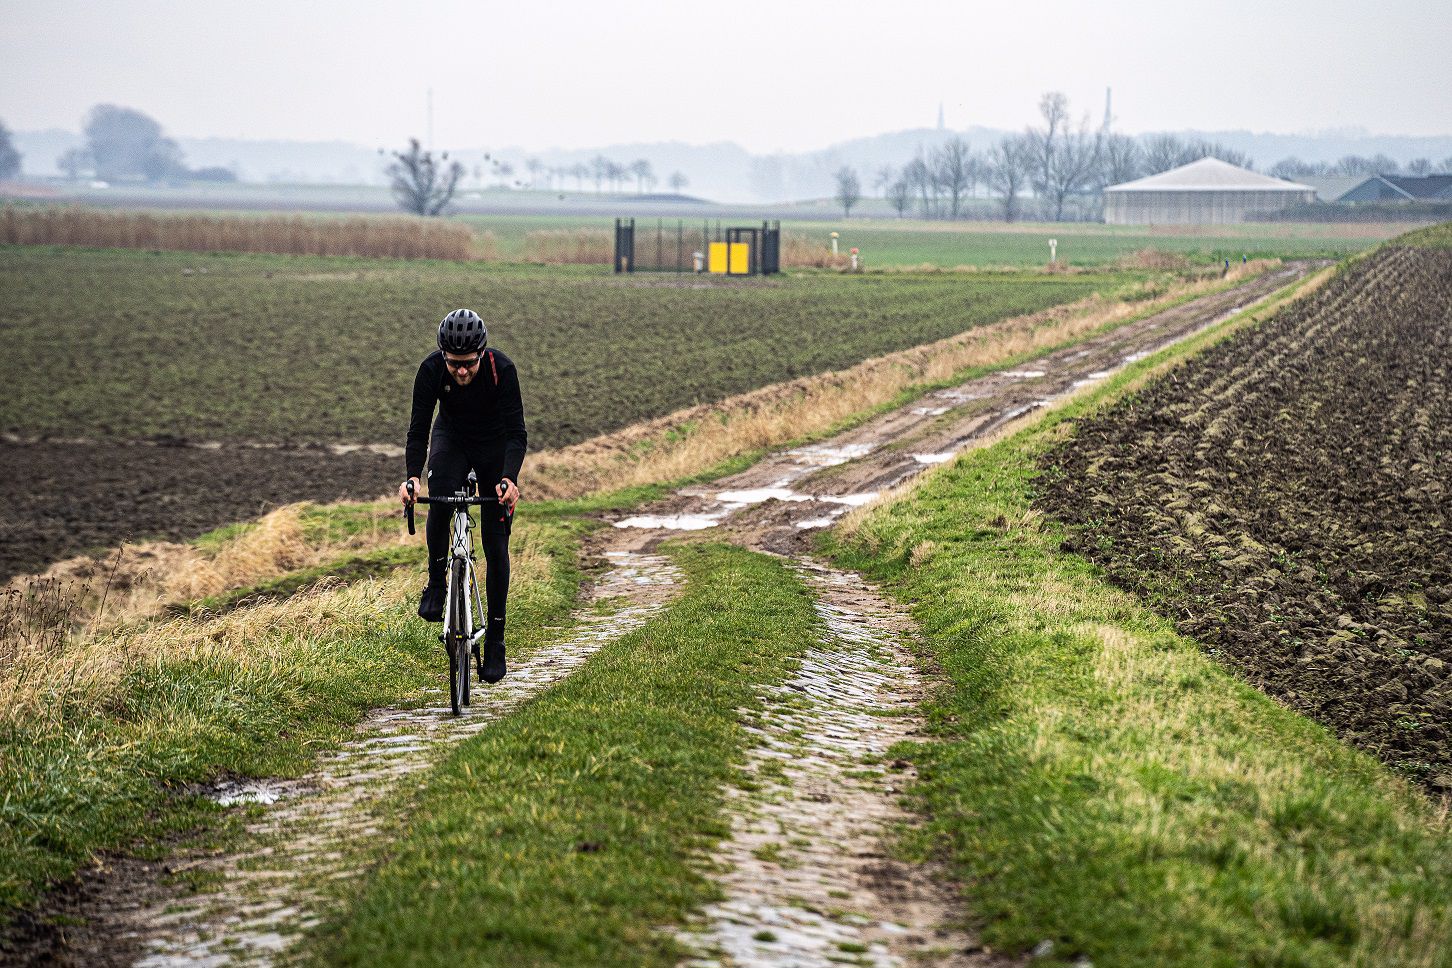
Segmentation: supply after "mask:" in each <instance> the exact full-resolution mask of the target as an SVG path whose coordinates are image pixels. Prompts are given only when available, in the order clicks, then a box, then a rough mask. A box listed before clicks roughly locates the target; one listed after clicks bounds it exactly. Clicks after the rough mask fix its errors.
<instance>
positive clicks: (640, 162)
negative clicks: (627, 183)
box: [628, 158, 655, 195]
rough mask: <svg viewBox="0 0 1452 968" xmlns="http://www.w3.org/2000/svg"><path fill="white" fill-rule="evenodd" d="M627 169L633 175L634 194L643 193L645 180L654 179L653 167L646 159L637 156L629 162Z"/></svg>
mask: <svg viewBox="0 0 1452 968" xmlns="http://www.w3.org/2000/svg"><path fill="white" fill-rule="evenodd" d="M628 170H629V171H630V173H631V174H632V175H634V176H635V188H636V194H639V195H644V194H645V183H646V181H647V180H651V181H653V180H654V179H655V169H653V168H651V165H650V162H649V161H648V160H647V159H645V158H637V159H635V160H634V161H632V162H631V163H630V167H629V169H628Z"/></svg>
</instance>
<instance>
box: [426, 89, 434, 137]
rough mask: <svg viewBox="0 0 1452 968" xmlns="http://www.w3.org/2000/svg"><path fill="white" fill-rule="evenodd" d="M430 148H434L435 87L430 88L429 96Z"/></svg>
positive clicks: (428, 125) (428, 127) (428, 126)
mask: <svg viewBox="0 0 1452 968" xmlns="http://www.w3.org/2000/svg"><path fill="white" fill-rule="evenodd" d="M427 129H428V149H429V151H433V150H434V89H433V88H429V96H428V124H427Z"/></svg>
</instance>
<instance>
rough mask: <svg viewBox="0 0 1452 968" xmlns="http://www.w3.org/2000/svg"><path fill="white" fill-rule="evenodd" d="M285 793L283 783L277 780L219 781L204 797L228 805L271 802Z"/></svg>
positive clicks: (279, 798) (274, 801)
mask: <svg viewBox="0 0 1452 968" xmlns="http://www.w3.org/2000/svg"><path fill="white" fill-rule="evenodd" d="M286 795H287V792H286V790H284V789H283V785H282V784H281V783H279V782H276V781H268V780H247V781H241V782H239V781H228V782H226V783H220V784H218V785H217V788H216V789H215V790H214V791H212V792H211V793H208V794H206V797H207V799H208V800H211V801H212V802H213V803H217V804H220V805H222V806H224V807H230V806H233V805H235V804H239V803H262V804H272V803H276V802H277V801H278V800H281V799H282V798H283V797H284V796H286Z"/></svg>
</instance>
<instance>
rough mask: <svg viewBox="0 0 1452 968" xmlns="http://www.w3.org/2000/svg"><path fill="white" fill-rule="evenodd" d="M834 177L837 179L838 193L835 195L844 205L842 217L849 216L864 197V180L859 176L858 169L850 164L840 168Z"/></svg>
mask: <svg viewBox="0 0 1452 968" xmlns="http://www.w3.org/2000/svg"><path fill="white" fill-rule="evenodd" d="M833 177H834V178H835V179H836V180H837V194H836V195H834V196H833V197H834V198H836V199H837V204H839V205H841V206H842V217H843V218H848V217H850V216H851V215H852V206H853V205H856V204H857V203H858V201H860V200H861V198H862V182H861V181H860V180H858V178H857V169H855V168H853V167H851V166H850V165H843V166H842V167H841V168H838V169H837V174H836V175H834V176H833Z"/></svg>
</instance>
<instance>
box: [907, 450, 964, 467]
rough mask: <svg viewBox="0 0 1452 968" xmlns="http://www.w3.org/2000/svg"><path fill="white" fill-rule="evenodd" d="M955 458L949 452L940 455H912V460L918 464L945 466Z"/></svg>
mask: <svg viewBox="0 0 1452 968" xmlns="http://www.w3.org/2000/svg"><path fill="white" fill-rule="evenodd" d="M954 456H956V455H955V454H954V453H953V452H952V451H951V450H950V451H947V452H945V453H942V454H914V455H913V460H915V461H917V462H918V463H919V464H946V463H947V462H948V461H950V460H952V459H953V458H954Z"/></svg>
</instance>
